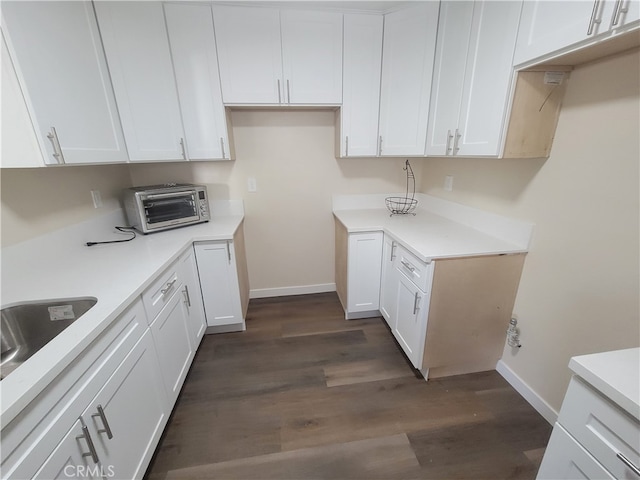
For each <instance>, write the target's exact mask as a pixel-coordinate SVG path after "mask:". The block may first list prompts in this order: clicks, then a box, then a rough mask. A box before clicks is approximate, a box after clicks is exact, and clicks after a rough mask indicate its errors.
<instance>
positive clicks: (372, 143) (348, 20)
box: [340, 14, 383, 157]
mask: <svg viewBox="0 0 640 480" xmlns="http://www.w3.org/2000/svg"><path fill="white" fill-rule="evenodd" d="M382 25H383V18H382V16H379V15H366V14H362V15H360V14H345V16H344V66H343V72H342V87H343V94H342V108H341V111H340V125H341V134H340V156H341V157H358V156H365V157H375V156H376V155H377V154H378V115H379V112H380V70H381V68H382Z"/></svg>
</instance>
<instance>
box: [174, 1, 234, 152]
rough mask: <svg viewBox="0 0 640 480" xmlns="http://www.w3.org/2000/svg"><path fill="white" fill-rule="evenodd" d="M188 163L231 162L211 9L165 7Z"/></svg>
mask: <svg viewBox="0 0 640 480" xmlns="http://www.w3.org/2000/svg"><path fill="white" fill-rule="evenodd" d="M164 13H165V17H166V21H167V31H168V33H169V43H170V46H171V57H172V59H173V69H174V72H175V77H176V84H177V86H178V96H179V98H180V110H181V112H182V121H183V124H184V131H185V135H186V142H187V151H188V153H189V160H229V159H230V158H231V156H230V150H229V138H228V135H227V118H226V113H225V109H224V105H223V104H222V92H221V90H220V75H219V72H218V54H217V53H216V43H215V36H214V31H213V16H212V12H211V7H210V6H209V5H194V4H178V3H166V4H164Z"/></svg>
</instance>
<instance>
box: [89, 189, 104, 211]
mask: <svg viewBox="0 0 640 480" xmlns="http://www.w3.org/2000/svg"><path fill="white" fill-rule="evenodd" d="M91 199H92V200H93V208H100V207H102V195H100V190H91Z"/></svg>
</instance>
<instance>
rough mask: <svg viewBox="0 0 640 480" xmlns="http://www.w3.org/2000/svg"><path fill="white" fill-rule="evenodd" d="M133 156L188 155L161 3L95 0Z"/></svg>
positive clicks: (174, 157)
mask: <svg viewBox="0 0 640 480" xmlns="http://www.w3.org/2000/svg"><path fill="white" fill-rule="evenodd" d="M95 8H96V13H97V16H98V24H99V26H100V33H101V35H102V41H103V43H104V49H105V52H106V55H107V62H108V64H109V70H110V72H111V79H112V81H113V87H114V90H115V94H116V99H117V102H118V108H119V110H120V116H121V119H122V126H123V129H124V134H125V138H126V141H127V148H128V150H129V157H130V159H131V161H158V160H174V161H175V160H185V159H186V151H185V148H186V147H185V144H184V132H183V130H182V121H181V118H180V106H179V103H178V93H177V91H176V83H175V79H174V76H173V67H172V64H171V53H170V50H169V43H168V39H167V30H166V26H165V19H164V14H163V11H162V4H161V3H159V2H110V1H99V2H95Z"/></svg>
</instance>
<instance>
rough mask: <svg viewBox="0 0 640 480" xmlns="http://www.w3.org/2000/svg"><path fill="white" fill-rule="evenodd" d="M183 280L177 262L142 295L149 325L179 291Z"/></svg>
mask: <svg viewBox="0 0 640 480" xmlns="http://www.w3.org/2000/svg"><path fill="white" fill-rule="evenodd" d="M182 282H183V278H182V272H181V271H180V264H179V262H174V263H173V264H172V265H171V266H170V267H169V268H168V269H167V270H165V271H164V273H163V274H162V275H160V276H159V277H158V279H157V280H156V281H155V282H153V284H152V285H151V286H150V287H149V288H147V289H146V290H145V291H144V293H143V294H142V303H143V304H144V309H145V311H146V312H147V319H148V320H149V324H151V322H153V320H154V319H155V318H156V317H157V316H158V314H159V313H160V312H161V311H162V309H163V308H164V306H165V305H166V304H167V303H168V302H169V300H171V297H172V296H173V294H174V293H175V292H177V291H178V290H179V289H180V286H181V285H182Z"/></svg>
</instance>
